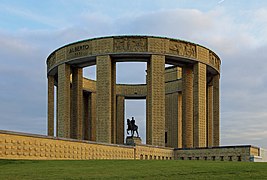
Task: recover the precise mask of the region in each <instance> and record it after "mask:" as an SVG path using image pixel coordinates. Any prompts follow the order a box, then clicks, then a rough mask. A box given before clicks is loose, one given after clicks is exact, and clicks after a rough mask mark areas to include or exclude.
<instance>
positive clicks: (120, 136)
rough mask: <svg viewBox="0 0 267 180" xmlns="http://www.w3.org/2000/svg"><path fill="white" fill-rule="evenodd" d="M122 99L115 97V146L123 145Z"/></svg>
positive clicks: (123, 108) (121, 97) (123, 110)
mask: <svg viewBox="0 0 267 180" xmlns="http://www.w3.org/2000/svg"><path fill="white" fill-rule="evenodd" d="M124 99H125V98H124V97H123V96H117V136H116V137H117V140H116V143H117V144H123V143H124V138H125V137H124V115H125V114H124V112H125V105H124Z"/></svg>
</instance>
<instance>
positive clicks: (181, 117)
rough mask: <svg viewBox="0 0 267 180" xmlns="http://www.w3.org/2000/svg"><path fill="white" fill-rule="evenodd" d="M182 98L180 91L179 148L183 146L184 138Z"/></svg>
mask: <svg viewBox="0 0 267 180" xmlns="http://www.w3.org/2000/svg"><path fill="white" fill-rule="evenodd" d="M182 100H183V96H182V93H180V92H179V93H178V107H177V108H178V143H177V144H178V146H177V147H178V148H182V147H183V139H182V137H183V136H182V134H183V122H182V119H183V114H182V112H183V110H182Z"/></svg>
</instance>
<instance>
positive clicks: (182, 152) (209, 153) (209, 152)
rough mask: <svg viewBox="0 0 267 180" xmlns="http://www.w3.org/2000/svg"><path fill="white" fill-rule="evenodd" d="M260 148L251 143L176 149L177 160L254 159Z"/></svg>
mask: <svg viewBox="0 0 267 180" xmlns="http://www.w3.org/2000/svg"><path fill="white" fill-rule="evenodd" d="M259 155H260V154H259V148H257V147H253V146H251V145H244V146H221V147H211V148H187V149H182V148H181V149H175V150H174V157H175V159H176V160H212V161H253V157H254V156H259Z"/></svg>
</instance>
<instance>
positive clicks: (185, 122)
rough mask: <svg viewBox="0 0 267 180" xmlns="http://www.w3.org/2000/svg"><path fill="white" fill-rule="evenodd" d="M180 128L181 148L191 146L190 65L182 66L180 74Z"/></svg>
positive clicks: (191, 79) (191, 103)
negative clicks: (181, 129) (181, 133)
mask: <svg viewBox="0 0 267 180" xmlns="http://www.w3.org/2000/svg"><path fill="white" fill-rule="evenodd" d="M182 86H183V87H182V94H183V100H182V109H183V112H182V116H183V119H182V128H183V131H182V132H183V135H182V139H183V148H192V147H193V70H192V67H190V66H184V67H183V75H182Z"/></svg>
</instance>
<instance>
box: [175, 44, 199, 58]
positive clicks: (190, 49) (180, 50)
mask: <svg viewBox="0 0 267 180" xmlns="http://www.w3.org/2000/svg"><path fill="white" fill-rule="evenodd" d="M170 53H172V54H176V55H179V56H186V57H190V58H195V57H196V47H195V46H194V45H191V44H190V43H183V42H172V43H170Z"/></svg>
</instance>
